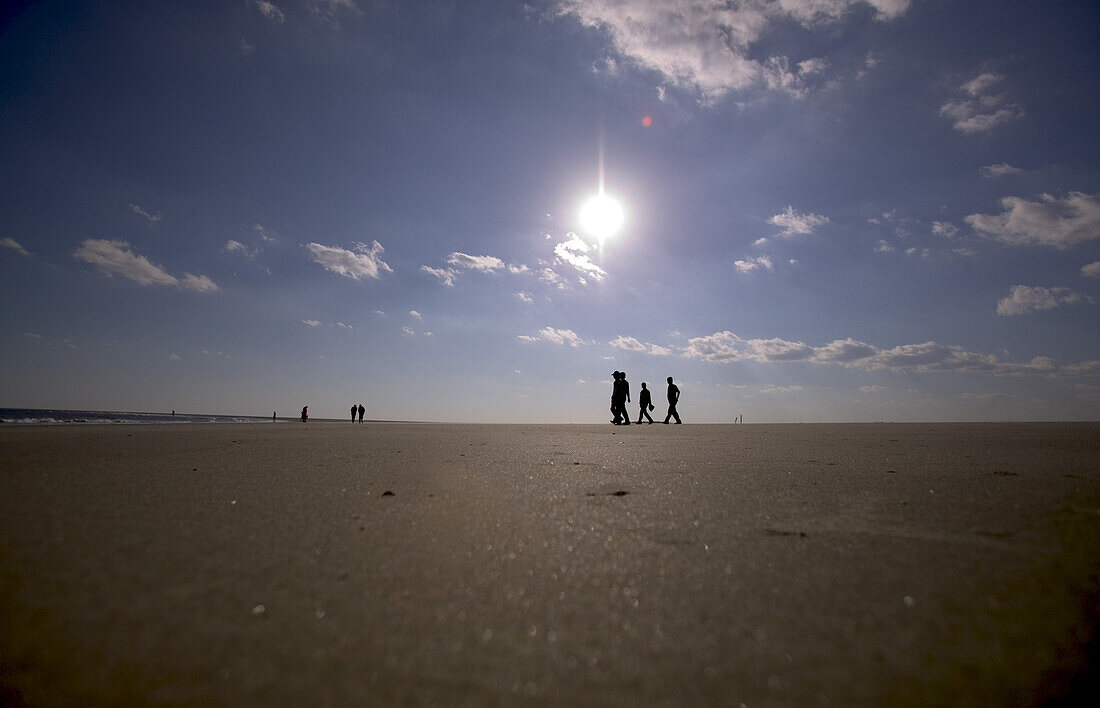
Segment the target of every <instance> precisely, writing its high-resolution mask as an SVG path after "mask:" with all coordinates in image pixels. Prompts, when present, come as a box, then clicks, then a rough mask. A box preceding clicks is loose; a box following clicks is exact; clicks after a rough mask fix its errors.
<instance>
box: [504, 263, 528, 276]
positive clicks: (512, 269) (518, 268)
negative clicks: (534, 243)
mask: <svg viewBox="0 0 1100 708" xmlns="http://www.w3.org/2000/svg"><path fill="white" fill-rule="evenodd" d="M530 270H531V269H530V268H528V267H527V266H525V265H523V264H522V263H521V264H519V265H515V264H513V263H509V264H508V272H509V273H512V274H514V275H518V274H520V273H527V272H529V271H530Z"/></svg>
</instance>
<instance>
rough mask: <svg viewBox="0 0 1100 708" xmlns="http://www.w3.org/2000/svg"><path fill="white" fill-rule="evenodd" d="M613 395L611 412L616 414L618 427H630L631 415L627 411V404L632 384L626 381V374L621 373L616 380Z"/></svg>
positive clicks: (615, 421)
mask: <svg viewBox="0 0 1100 708" xmlns="http://www.w3.org/2000/svg"><path fill="white" fill-rule="evenodd" d="M612 390H613V393H612V395H611V410H612V411H614V413H615V420H614V421H612V422H614V423H615V424H616V425H630V413H628V412H627V410H626V403H627V401H629V400H630V384H629V383H628V382H627V380H626V372H625V371H620V372H619V378H618V379H616V381H615V383H614V387H613V389H612Z"/></svg>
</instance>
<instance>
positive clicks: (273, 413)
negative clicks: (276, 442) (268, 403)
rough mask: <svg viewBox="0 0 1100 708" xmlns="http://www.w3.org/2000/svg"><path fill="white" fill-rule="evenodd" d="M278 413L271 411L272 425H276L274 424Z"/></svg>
mask: <svg viewBox="0 0 1100 708" xmlns="http://www.w3.org/2000/svg"><path fill="white" fill-rule="evenodd" d="M277 412H278V411H271V422H272V423H274V422H275V414H276V413H277Z"/></svg>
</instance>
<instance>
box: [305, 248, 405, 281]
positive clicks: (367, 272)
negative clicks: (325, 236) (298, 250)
mask: <svg viewBox="0 0 1100 708" xmlns="http://www.w3.org/2000/svg"><path fill="white" fill-rule="evenodd" d="M306 249H307V250H308V251H309V252H310V254H311V255H312V256H313V262H314V263H317V264H319V265H321V266H322V267H324V269H325V270H327V271H331V272H333V273H336V274H337V275H342V276H344V277H345V278H352V279H354V280H360V279H362V278H367V277H369V278H378V274H379V272H380V271H384V270H385V271H389V272H391V273H392V272H393V268H390V266H389V265H388V264H387V263H386V262H385V261H383V260H382V253H383V252H384V251H385V250H386V249H384V248H382V244H380V243H378V242H377V241H372V242H371V245H369V246H368V245H366V244H365V243H355V244H353V250H348V249H346V248H340V247H339V246H323V245H321V244H319V243H310V244H309V245H307V246H306Z"/></svg>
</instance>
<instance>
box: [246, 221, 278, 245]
mask: <svg viewBox="0 0 1100 708" xmlns="http://www.w3.org/2000/svg"><path fill="white" fill-rule="evenodd" d="M252 230H253V231H255V232H256V233H257V234H259V235H260V238H261V239H263V240H264V241H268V242H272V241H277V240H278V238H277V234H276V233H275V232H274V231H272V230H271V229H268V228H265V227H264V225H263V224H253V225H252Z"/></svg>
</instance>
